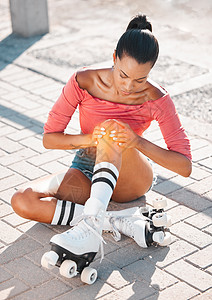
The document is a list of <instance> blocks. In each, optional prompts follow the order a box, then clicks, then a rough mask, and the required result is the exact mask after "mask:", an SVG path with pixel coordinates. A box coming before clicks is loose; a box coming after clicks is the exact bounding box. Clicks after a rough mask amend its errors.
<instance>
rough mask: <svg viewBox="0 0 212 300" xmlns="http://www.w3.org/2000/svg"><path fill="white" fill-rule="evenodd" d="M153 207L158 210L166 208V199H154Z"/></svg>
mask: <svg viewBox="0 0 212 300" xmlns="http://www.w3.org/2000/svg"><path fill="white" fill-rule="evenodd" d="M153 206H154V208H155V209H157V210H158V209H162V208H165V207H166V206H167V201H166V199H163V198H159V199H154V200H153Z"/></svg>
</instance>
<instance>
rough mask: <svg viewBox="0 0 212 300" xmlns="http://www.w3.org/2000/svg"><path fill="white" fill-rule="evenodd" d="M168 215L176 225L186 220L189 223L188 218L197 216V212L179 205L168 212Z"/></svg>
mask: <svg viewBox="0 0 212 300" xmlns="http://www.w3.org/2000/svg"><path fill="white" fill-rule="evenodd" d="M167 214H169V215H170V216H171V220H172V224H175V223H177V222H179V221H183V220H185V219H186V221H187V218H188V217H190V216H192V215H196V214H197V212H196V211H194V210H193V209H190V208H188V207H185V206H183V205H178V206H176V207H173V208H171V209H170V210H168V212H167Z"/></svg>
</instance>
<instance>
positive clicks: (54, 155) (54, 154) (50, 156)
mask: <svg viewBox="0 0 212 300" xmlns="http://www.w3.org/2000/svg"><path fill="white" fill-rule="evenodd" d="M65 155H66V153H65V151H63V150H51V151H48V152H46V153H42V154H40V155H39V159H38V156H36V157H32V158H30V159H28V160H27V161H28V162H29V163H31V164H33V165H35V166H37V167H38V166H41V165H43V164H46V163H48V162H51V161H55V160H57V159H58V158H61V157H63V156H65Z"/></svg>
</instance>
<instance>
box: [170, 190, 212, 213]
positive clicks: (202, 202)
mask: <svg viewBox="0 0 212 300" xmlns="http://www.w3.org/2000/svg"><path fill="white" fill-rule="evenodd" d="M167 197H169V198H171V199H173V200H175V201H177V202H178V203H180V204H183V205H185V206H187V207H190V208H191V209H193V210H196V211H203V210H206V209H207V208H209V207H211V206H212V203H211V201H208V200H207V198H205V197H204V196H200V195H198V194H196V193H193V192H191V191H188V190H187V189H185V188H184V189H181V190H179V191H175V192H173V193H171V194H168V195H167Z"/></svg>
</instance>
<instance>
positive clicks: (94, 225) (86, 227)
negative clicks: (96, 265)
mask: <svg viewBox="0 0 212 300" xmlns="http://www.w3.org/2000/svg"><path fill="white" fill-rule="evenodd" d="M101 219H102V216H101V215H100V216H94V215H84V216H83V217H82V216H81V217H80V218H79V221H80V222H78V224H77V225H75V226H74V227H73V228H71V229H70V230H69V231H67V234H71V235H72V237H74V238H77V239H79V238H84V237H85V236H86V237H87V236H89V235H90V234H91V232H92V233H93V234H94V235H95V236H96V237H97V238H98V239H99V240H100V251H101V259H100V262H101V261H102V260H103V258H104V248H103V243H104V244H106V242H105V240H104V239H103V237H102V235H101V233H99V232H101V231H102V228H101V227H102V226H101V225H100V224H101ZM74 221H75V222H76V221H77V218H75V219H74Z"/></svg>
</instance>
